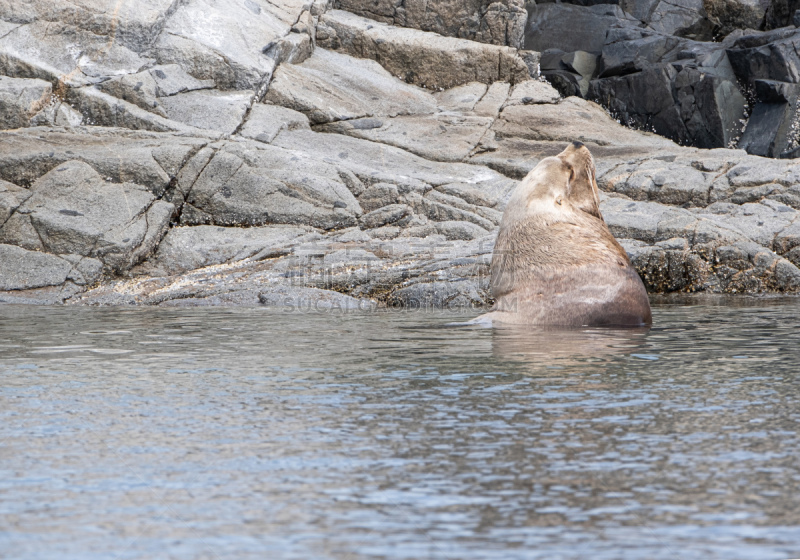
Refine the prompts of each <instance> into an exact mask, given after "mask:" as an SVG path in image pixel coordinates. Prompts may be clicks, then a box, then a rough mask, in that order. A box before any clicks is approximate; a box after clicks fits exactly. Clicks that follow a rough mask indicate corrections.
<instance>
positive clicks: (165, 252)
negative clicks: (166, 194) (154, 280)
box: [140, 226, 319, 275]
mask: <svg viewBox="0 0 800 560" xmlns="http://www.w3.org/2000/svg"><path fill="white" fill-rule="evenodd" d="M315 237H319V234H317V233H315V232H314V230H313V229H311V228H308V227H295V226H265V227H253V228H230V227H219V226H192V227H176V228H172V229H171V230H169V232H168V233H167V235H166V236H165V237H164V240H163V241H162V242H161V244H160V245H159V247H158V251H157V252H156V254H155V255H154V256H153V257H152V258H151V259H149V261H148V262H147V263H146V265H143V267H140V272H144V271H147V272H148V274H150V275H156V274H155V273H156V272H158V273H160V274H178V273H182V272H186V271H188V270H194V269H197V268H203V267H207V266H212V265H218V264H223V263H228V262H235V261H240V260H243V259H249V258H252V259H255V260H260V259H269V258H275V257H276V256H281V255H285V254H287V253H288V252H289V251H290V250H291V247H292V244H294V243H298V242H300V241H304V240H308V239H311V238H315Z"/></svg>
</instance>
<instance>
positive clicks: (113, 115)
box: [67, 86, 200, 134]
mask: <svg viewBox="0 0 800 560" xmlns="http://www.w3.org/2000/svg"><path fill="white" fill-rule="evenodd" d="M67 100H68V101H69V103H70V105H71V106H72V107H73V108H74V109H75V110H77V111H79V112H80V113H81V115H82V116H83V123H84V124H87V125H93V126H107V127H119V128H130V129H132V130H151V131H153V132H190V131H192V127H190V126H187V125H184V124H182V123H180V122H178V121H173V120H170V119H166V118H164V117H162V116H160V115H158V114H157V113H153V112H151V110H145V109H142V108H141V107H139V106H138V105H135V104H133V103H129V102H127V101H124V100H121V99H118V98H116V97H114V96H112V95H109V94H107V93H104V92H102V91H100V90H99V89H97V88H96V87H94V86H87V87H83V88H75V89H71V90H69V92H68V98H67ZM151 109H157V107H152V108H151ZM196 132H197V133H198V134H199V133H200V132H199V131H196Z"/></svg>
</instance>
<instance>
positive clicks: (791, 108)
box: [739, 80, 800, 157]
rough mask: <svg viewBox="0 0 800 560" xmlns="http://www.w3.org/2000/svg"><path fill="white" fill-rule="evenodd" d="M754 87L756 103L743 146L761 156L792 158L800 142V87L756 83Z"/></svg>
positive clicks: (791, 84)
mask: <svg viewBox="0 0 800 560" xmlns="http://www.w3.org/2000/svg"><path fill="white" fill-rule="evenodd" d="M754 85H755V100H756V103H755V106H754V107H753V111H752V114H751V115H750V119H749V120H748V121H747V128H746V129H745V131H744V134H742V139H741V141H740V142H739V145H740V147H742V148H743V149H745V150H747V153H750V154H754V155H758V156H766V157H782V156H785V155H791V152H792V151H793V150H795V149H796V148H797V145H798V141H800V130H798V127H797V124H798V123H797V101H798V97H800V84H796V83H786V82H776V81H774V80H755V82H754Z"/></svg>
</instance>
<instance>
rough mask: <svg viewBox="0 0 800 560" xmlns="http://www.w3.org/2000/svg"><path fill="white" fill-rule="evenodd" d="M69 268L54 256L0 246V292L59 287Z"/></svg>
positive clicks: (11, 246)
mask: <svg viewBox="0 0 800 560" xmlns="http://www.w3.org/2000/svg"><path fill="white" fill-rule="evenodd" d="M72 268H73V267H72V264H70V263H69V262H67V261H65V260H64V259H62V258H59V257H57V256H55V255H48V254H46V253H40V252H38V251H28V250H25V249H22V248H20V247H15V246H13V245H3V244H0V292H3V291H9V290H30V289H33V288H43V287H45V286H60V285H62V284H63V283H64V282H66V281H67V277H68V276H69V273H70V271H71V270H72Z"/></svg>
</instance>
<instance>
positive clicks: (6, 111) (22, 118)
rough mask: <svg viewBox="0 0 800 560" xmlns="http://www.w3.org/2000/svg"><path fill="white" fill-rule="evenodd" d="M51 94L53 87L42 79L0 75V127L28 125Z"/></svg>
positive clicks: (48, 101)
mask: <svg viewBox="0 0 800 560" xmlns="http://www.w3.org/2000/svg"><path fill="white" fill-rule="evenodd" d="M52 94H53V87H52V86H51V85H50V83H49V82H45V81H44V80H35V79H27V80H26V79H19V78H9V77H7V76H0V129H3V128H21V127H25V126H30V124H31V119H32V118H33V117H34V115H36V114H37V113H38V112H40V111H41V110H42V109H44V107H45V106H46V105H47V104H48V103H50V98H51V96H52Z"/></svg>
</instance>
